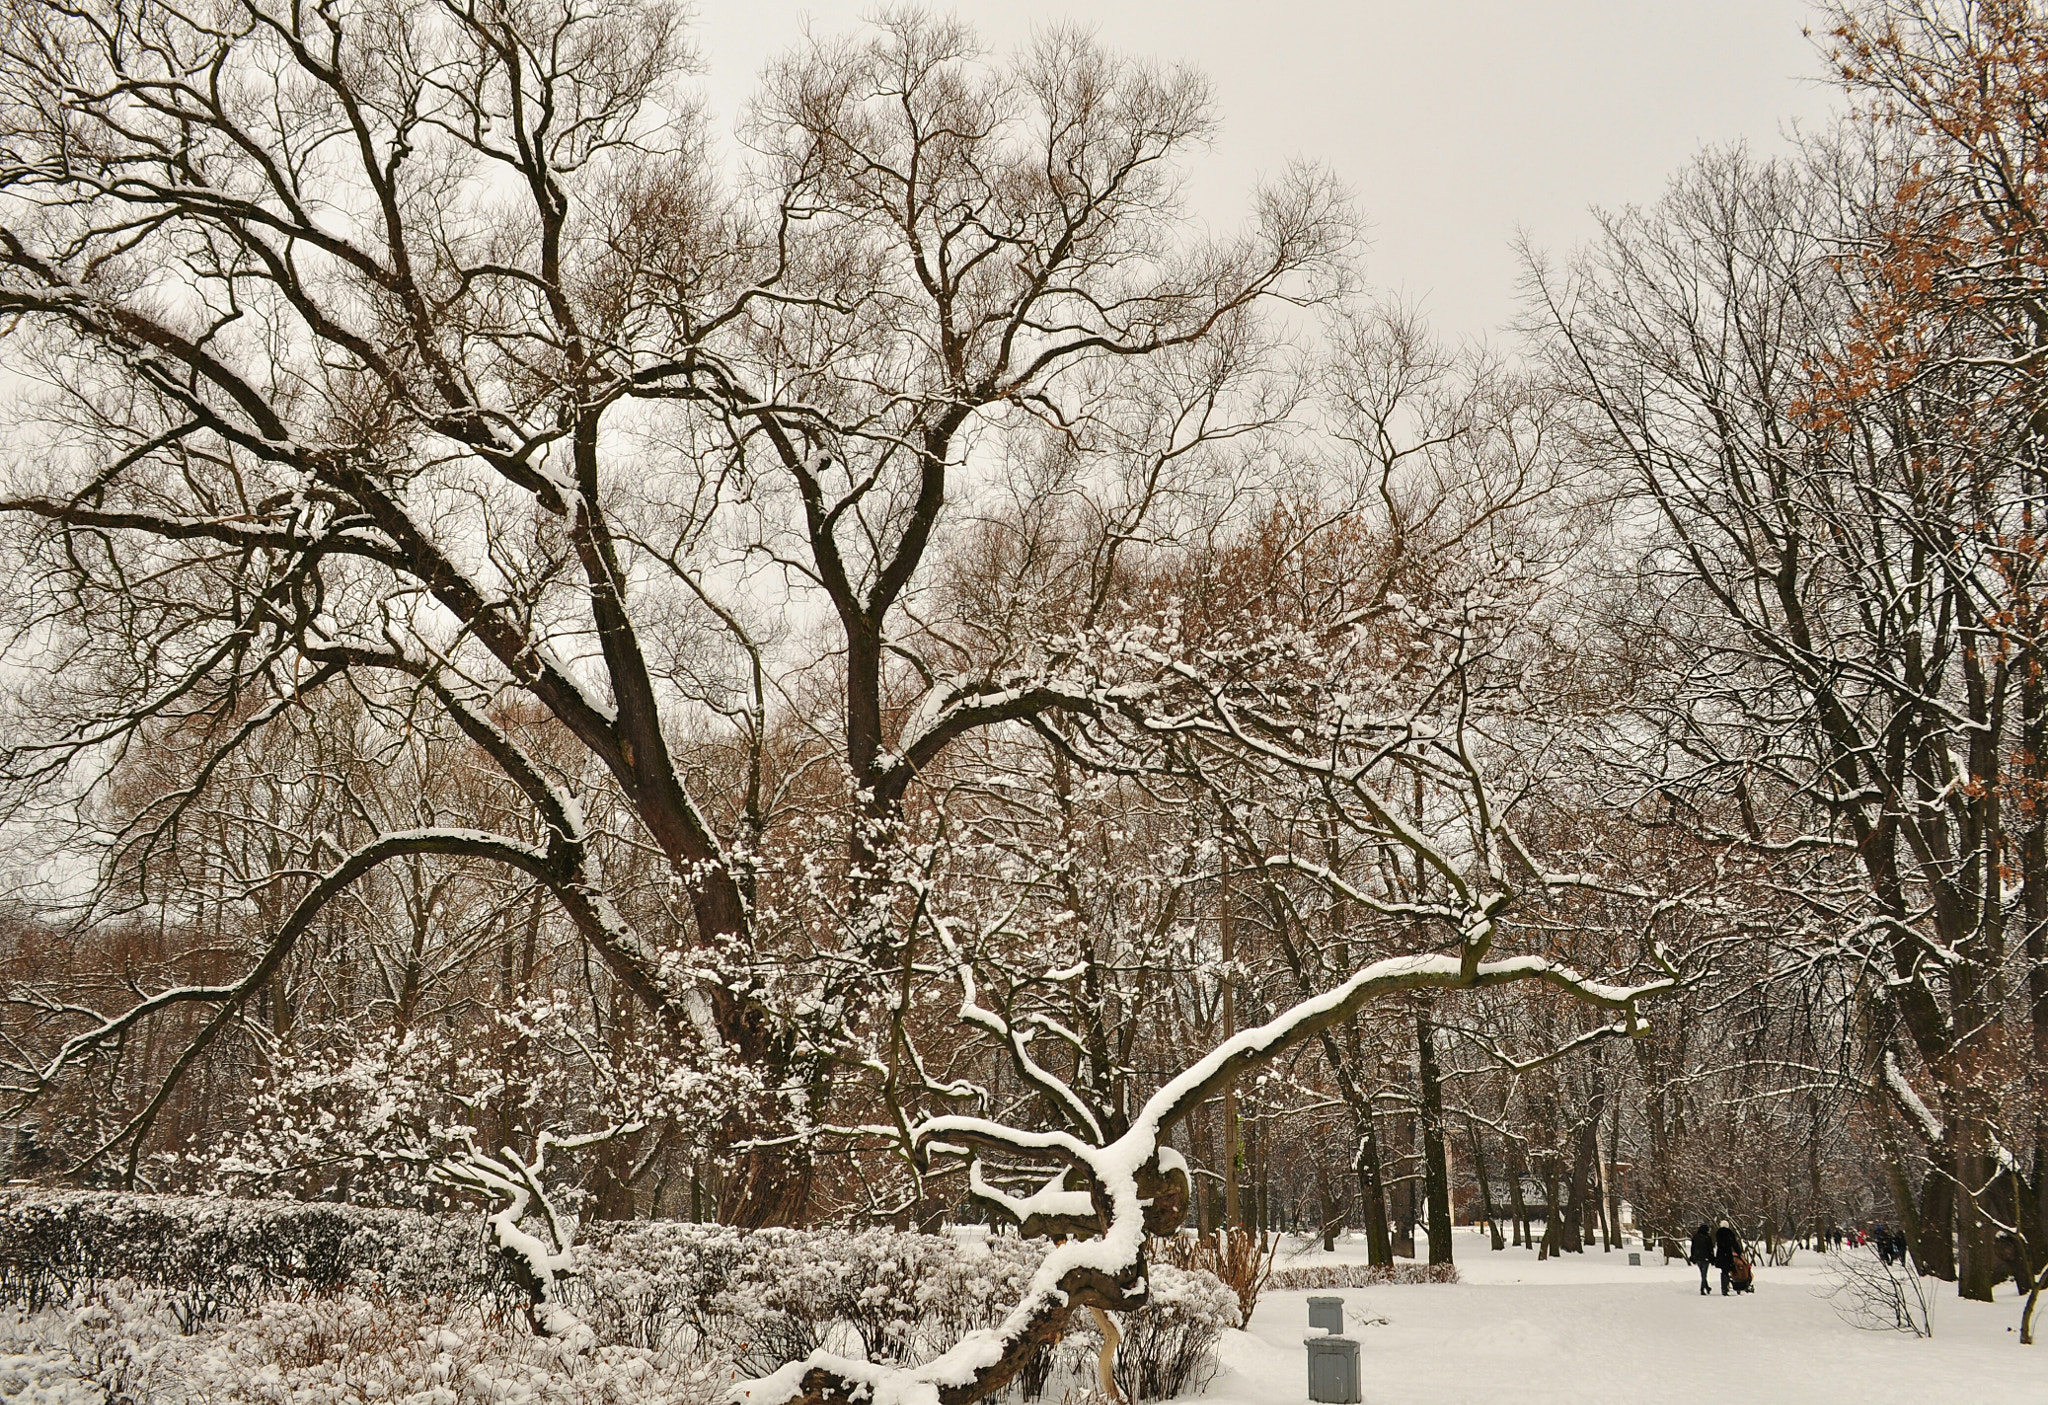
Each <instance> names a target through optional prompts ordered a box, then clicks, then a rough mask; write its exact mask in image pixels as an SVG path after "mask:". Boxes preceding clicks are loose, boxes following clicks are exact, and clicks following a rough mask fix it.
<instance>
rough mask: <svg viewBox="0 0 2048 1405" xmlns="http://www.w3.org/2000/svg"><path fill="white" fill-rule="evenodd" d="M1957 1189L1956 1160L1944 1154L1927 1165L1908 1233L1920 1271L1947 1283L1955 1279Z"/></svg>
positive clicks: (1914, 1258)
mask: <svg viewBox="0 0 2048 1405" xmlns="http://www.w3.org/2000/svg"><path fill="white" fill-rule="evenodd" d="M1955 1190H1956V1187H1955V1161H1954V1159H1953V1158H1951V1157H1946V1156H1945V1157H1942V1158H1941V1159H1939V1160H1937V1161H1936V1162H1935V1163H1934V1165H1933V1166H1931V1167H1930V1168H1929V1169H1928V1172H1927V1179H1926V1181H1925V1182H1923V1183H1922V1185H1921V1187H1920V1203H1919V1204H1918V1205H1914V1206H1913V1210H1912V1224H1911V1229H1910V1231H1909V1234H1908V1239H1909V1242H1910V1243H1911V1244H1912V1246H1913V1261H1914V1262H1915V1263H1916V1264H1918V1265H1919V1266H1920V1271H1921V1272H1922V1273H1924V1274H1926V1275H1928V1276H1929V1277H1931V1278H1939V1279H1941V1280H1943V1281H1944V1282H1947V1283H1953V1282H1955V1281H1956V1239H1955V1227H1956V1194H1955ZM1907 1203H1908V1204H1911V1201H1910V1200H1908V1201H1907Z"/></svg>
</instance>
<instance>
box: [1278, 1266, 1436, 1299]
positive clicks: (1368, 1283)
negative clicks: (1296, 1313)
mask: <svg viewBox="0 0 2048 1405" xmlns="http://www.w3.org/2000/svg"><path fill="white" fill-rule="evenodd" d="M1457 1281H1458V1266H1457V1265H1456V1264H1311V1265H1308V1266H1306V1267H1303V1268H1281V1269H1275V1270H1274V1271H1273V1277H1272V1278H1271V1279H1270V1280H1269V1281H1268V1282H1267V1284H1266V1286H1267V1287H1268V1288H1270V1289H1272V1290H1273V1291H1274V1292H1278V1293H1315V1292H1321V1291H1322V1290H1323V1289H1326V1288H1377V1287H1379V1286H1381V1285H1382V1284H1387V1283H1456V1282H1457Z"/></svg>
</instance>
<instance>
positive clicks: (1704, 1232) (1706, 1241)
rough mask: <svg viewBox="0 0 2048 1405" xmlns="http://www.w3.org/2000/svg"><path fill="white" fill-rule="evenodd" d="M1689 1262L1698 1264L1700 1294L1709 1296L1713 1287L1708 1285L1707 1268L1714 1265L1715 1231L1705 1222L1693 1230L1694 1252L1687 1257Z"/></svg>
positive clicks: (1686, 1259)
mask: <svg viewBox="0 0 2048 1405" xmlns="http://www.w3.org/2000/svg"><path fill="white" fill-rule="evenodd" d="M1685 1261H1686V1262H1687V1263H1689V1264H1698V1265H1699V1270H1700V1296H1701V1297H1703V1298H1704V1297H1707V1296H1708V1295H1710V1294H1711V1293H1712V1292H1713V1289H1711V1288H1709V1287H1708V1286H1707V1270H1708V1269H1710V1268H1712V1267H1713V1266H1714V1231H1713V1230H1711V1229H1709V1228H1707V1226H1706V1225H1705V1223H1702V1224H1701V1225H1700V1227H1699V1228H1698V1229H1696V1230H1694V1231H1693V1232H1692V1252H1691V1253H1690V1254H1688V1255H1686V1257H1685Z"/></svg>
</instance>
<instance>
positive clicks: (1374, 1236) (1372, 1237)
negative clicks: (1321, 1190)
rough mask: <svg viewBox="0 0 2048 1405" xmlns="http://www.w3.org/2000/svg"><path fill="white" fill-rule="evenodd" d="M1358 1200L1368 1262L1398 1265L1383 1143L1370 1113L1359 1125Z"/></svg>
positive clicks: (1356, 1164)
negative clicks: (1382, 1160)
mask: <svg viewBox="0 0 2048 1405" xmlns="http://www.w3.org/2000/svg"><path fill="white" fill-rule="evenodd" d="M1353 1164H1354V1166H1355V1167H1356V1169H1357V1171H1358V1198H1359V1199H1360V1201H1362V1202H1363V1205H1364V1219H1365V1260H1366V1262H1367V1263H1370V1264H1380V1265H1387V1264H1392V1263H1393V1262H1394V1247H1393V1236H1392V1234H1391V1233H1390V1232H1389V1229H1388V1226H1387V1189H1386V1177H1385V1175H1384V1173H1383V1171H1382V1169H1381V1166H1380V1139H1379V1137H1378V1135H1377V1134H1376V1133H1375V1132H1374V1130H1373V1125H1372V1114H1371V1112H1370V1111H1368V1112H1367V1113H1366V1114H1365V1116H1364V1117H1362V1118H1361V1119H1360V1120H1359V1123H1358V1159H1357V1161H1356V1162H1355V1163H1353Z"/></svg>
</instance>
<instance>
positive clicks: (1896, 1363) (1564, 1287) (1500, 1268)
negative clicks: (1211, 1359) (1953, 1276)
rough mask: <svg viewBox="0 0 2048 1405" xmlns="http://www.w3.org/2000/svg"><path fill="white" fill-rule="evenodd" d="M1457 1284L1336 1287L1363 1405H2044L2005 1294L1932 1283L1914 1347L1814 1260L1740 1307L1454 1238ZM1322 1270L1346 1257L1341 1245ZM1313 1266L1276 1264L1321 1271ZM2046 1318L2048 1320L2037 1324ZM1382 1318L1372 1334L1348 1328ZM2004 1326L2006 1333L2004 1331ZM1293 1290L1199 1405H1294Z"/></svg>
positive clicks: (1298, 1303) (1299, 1312)
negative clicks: (1869, 1326) (1976, 1299)
mask: <svg viewBox="0 0 2048 1405" xmlns="http://www.w3.org/2000/svg"><path fill="white" fill-rule="evenodd" d="M1456 1252H1457V1256H1458V1272H1459V1274H1460V1276H1461V1277H1462V1278H1463V1280H1464V1281H1463V1282H1461V1283H1457V1284H1449V1285H1443V1286H1431V1287H1382V1288H1345V1289H1338V1290H1333V1291H1334V1292H1335V1294H1336V1295H1337V1296H1340V1297H1342V1298H1343V1299H1344V1324H1345V1331H1346V1333H1347V1334H1348V1335H1351V1336H1354V1337H1356V1338H1357V1339H1358V1341H1359V1347H1360V1359H1361V1364H1362V1372H1361V1373H1362V1376H1363V1379H1364V1387H1365V1399H1366V1402H1367V1405H1454V1403H1455V1405H1468V1402H1470V1403H1473V1405H1476V1402H1485V1405H1549V1402H1553V1401H1554V1402H1559V1405H1563V1402H1567V1401H1569V1402H1573V1405H1583V1402H1586V1401H1602V1402H1605V1401H1614V1402H1629V1405H1681V1403H1682V1405H1695V1402H1697V1403H1698V1405H1707V1402H1713V1405H1727V1402H1730V1401H1740V1400H1761V1401H1771V1402H1784V1403H1785V1405H1805V1402H1814V1405H1837V1402H1840V1405H1895V1403H1896V1405H1951V1402H1953V1405H2048V1345H2039V1346H2031V1347H2022V1346H2021V1345H2019V1335H2018V1331H2017V1328H2018V1323H2019V1300H2018V1299H2017V1298H2016V1297H2015V1296H2013V1289H2012V1285H2011V1284H2010V1283H2005V1284H2003V1285H2001V1292H2000V1297H1999V1300H1998V1301H1997V1302H1996V1303H1990V1304H1983V1303H1965V1302H1961V1301H1959V1300H1958V1299H1957V1298H1956V1297H1955V1296H1954V1290H1953V1289H1952V1288H1948V1287H1947V1285H1943V1288H1944V1292H1943V1294H1942V1295H1941V1296H1940V1298H1939V1299H1938V1301H1937V1304H1936V1307H1935V1317H1934V1336H1933V1338H1932V1339H1931V1340H1916V1339H1915V1338H1913V1337H1911V1336H1909V1335H1906V1334H1903V1333H1897V1332H1871V1331H1863V1330H1859V1329H1857V1328H1855V1327H1852V1326H1850V1325H1849V1324H1847V1323H1846V1322H1844V1321H1842V1320H1841V1318H1840V1317H1838V1316H1837V1315H1836V1313H1835V1310H1834V1308H1833V1306H1832V1305H1831V1304H1830V1303H1829V1301H1828V1300H1827V1298H1826V1297H1825V1296H1824V1294H1825V1292H1826V1289H1827V1286H1828V1278H1827V1274H1826V1272H1825V1270H1824V1269H1823V1267H1822V1265H1821V1260H1820V1259H1819V1258H1818V1257H1817V1256H1815V1255H1813V1254H1810V1253H1804V1252H1802V1253H1800V1254H1799V1255H1797V1256H1796V1257H1795V1259H1794V1260H1793V1263H1792V1265H1791V1267H1789V1268H1770V1267H1768V1266H1764V1267H1759V1268H1758V1270H1757V1288H1756V1292H1755V1293H1754V1294H1753V1295H1751V1296H1748V1297H1729V1298H1723V1297H1721V1296H1720V1295H1719V1292H1718V1278H1717V1279H1716V1293H1715V1296H1713V1297H1712V1298H1702V1297H1700V1296H1699V1274H1698V1271H1697V1270H1696V1269H1692V1268H1688V1267H1687V1266H1686V1265H1685V1264H1683V1263H1679V1262H1674V1263H1672V1264H1671V1265H1670V1266H1669V1267H1665V1266H1664V1264H1663V1261H1662V1255H1659V1254H1656V1253H1651V1254H1645V1255H1644V1256H1643V1258H1644V1263H1643V1266H1642V1267H1641V1268H1630V1267H1629V1266H1628V1256H1627V1255H1626V1254H1623V1253H1620V1252H1616V1253H1611V1254H1603V1253H1601V1252H1599V1251H1598V1250H1597V1249H1596V1250H1594V1251H1593V1252H1591V1253H1587V1254H1583V1255H1572V1254H1567V1255H1565V1256H1564V1257H1562V1258H1560V1259H1556V1260H1550V1261H1546V1262H1544V1263H1538V1262H1536V1256H1535V1253H1534V1252H1533V1251H1530V1250H1523V1249H1508V1250H1505V1251H1504V1252H1502V1253H1498V1254H1496V1253H1492V1252H1490V1251H1488V1250H1487V1249H1486V1248H1485V1247H1484V1240H1482V1239H1480V1238H1478V1237H1477V1236H1474V1235H1470V1234H1468V1233H1467V1232H1466V1231H1463V1230H1460V1231H1459V1234H1458V1240H1457V1245H1456ZM1336 1257H1337V1258H1339V1259H1350V1258H1354V1257H1356V1258H1363V1253H1362V1251H1361V1252H1359V1253H1357V1254H1355V1255H1354V1254H1352V1253H1349V1252H1346V1249H1345V1247H1340V1249H1339V1251H1338V1254H1337V1256H1336ZM1328 1261H1329V1258H1328V1256H1325V1255H1323V1254H1321V1253H1316V1254H1312V1255H1304V1256H1302V1257H1299V1258H1295V1259H1291V1260H1285V1262H1287V1263H1288V1264H1290V1265H1303V1264H1312V1263H1318V1262H1328ZM2043 1315H2044V1316H2048V1311H2044V1313H2043ZM1372 1317H1384V1318H1386V1319H1387V1324H1386V1325H1385V1326H1363V1327H1361V1326H1359V1325H1358V1323H1359V1322H1360V1320H1361V1319H1363V1318H1372ZM2008 1329H2011V1330H2008ZM1307 1333H1308V1294H1306V1293H1269V1294H1266V1295H1264V1296H1262V1297H1260V1299H1259V1305H1258V1309H1257V1311H1256V1312H1254V1313H1253V1315H1252V1323H1251V1328H1250V1330H1249V1331H1244V1332H1231V1333H1229V1334H1227V1335H1226V1336H1225V1338H1224V1344H1223V1370H1222V1371H1221V1373H1219V1374H1218V1376H1217V1377H1216V1379H1215V1381H1214V1382H1213V1383H1212V1384H1211V1385H1210V1387H1209V1389H1208V1391H1207V1392H1206V1393H1205V1396H1204V1398H1205V1399H1206V1400H1207V1401H1209V1402H1210V1405H1296V1402H1302V1401H1306V1400H1307V1399H1308V1391H1307V1384H1306V1365H1305V1361H1304V1353H1303V1349H1302V1338H1303V1336H1304V1335H1306V1334H1307Z"/></svg>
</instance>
